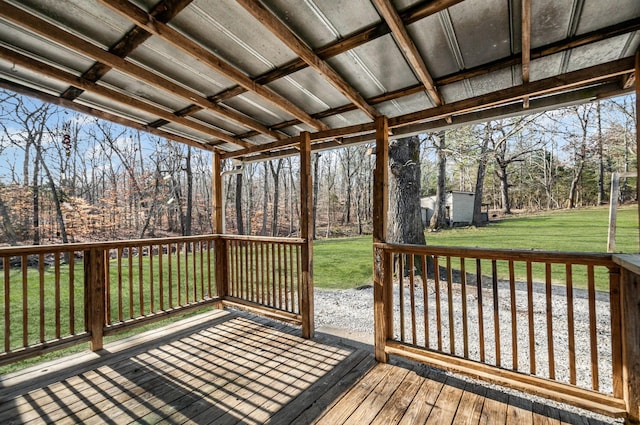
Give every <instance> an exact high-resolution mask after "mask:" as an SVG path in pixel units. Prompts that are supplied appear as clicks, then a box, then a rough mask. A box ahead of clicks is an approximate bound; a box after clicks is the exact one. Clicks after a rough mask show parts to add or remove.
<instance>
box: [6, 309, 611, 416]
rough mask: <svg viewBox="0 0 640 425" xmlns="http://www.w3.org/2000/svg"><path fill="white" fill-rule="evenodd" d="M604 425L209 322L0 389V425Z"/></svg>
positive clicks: (333, 349) (47, 369)
mask: <svg viewBox="0 0 640 425" xmlns="http://www.w3.org/2000/svg"><path fill="white" fill-rule="evenodd" d="M52 422H55V423H60V424H76V423H83V424H98V423H116V424H125V423H147V424H149V423H163V424H181V423H196V424H208V423H211V424H262V423H273V424H289V423H292V424H310V423H319V424H331V425H336V424H422V423H428V424H450V423H464V424H505V423H516V424H518V425H526V424H558V425H560V424H603V423H612V422H613V421H608V420H605V419H602V418H598V417H595V416H592V415H586V414H585V415H583V414H576V413H571V412H570V411H569V410H566V409H564V408H563V407H561V406H558V405H554V406H553V407H552V406H551V405H550V404H546V403H541V402H536V401H530V400H529V399H528V398H526V397H521V396H519V395H516V394H510V395H509V394H507V393H505V392H501V391H497V390H495V389H492V388H489V387H485V386H481V385H478V384H474V383H471V382H469V381H467V380H463V379H460V378H457V377H455V376H452V375H447V374H444V373H441V372H439V371H435V370H433V369H429V368H428V367H426V366H423V365H419V364H412V363H406V362H401V361H398V362H396V363H395V364H376V363H375V361H374V359H373V349H372V348H371V347H368V346H365V345H362V344H359V343H356V342H353V341H349V340H345V339H341V338H338V337H334V336H328V335H321V336H319V337H317V338H315V339H314V340H305V339H303V338H301V337H300V330H299V329H296V328H293V327H290V326H287V325H283V324H280V323H276V322H272V321H269V320H267V319H263V318H259V317H256V316H252V315H249V314H245V313H236V312H229V311H219V310H218V311H213V312H211V313H207V314H205V315H201V316H197V317H193V318H191V319H187V320H185V321H183V322H180V324H178V325H174V326H172V327H171V328H170V329H167V328H165V329H159V330H156V331H152V332H148V333H145V334H143V335H142V336H139V337H134V338H130V339H128V340H126V341H123V342H118V343H113V344H111V345H107V346H106V349H105V350H104V351H103V352H101V353H99V354H95V353H90V354H82V355H76V356H72V357H68V358H65V359H63V360H61V361H56V362H53V363H49V364H47V365H45V366H40V367H38V368H35V369H31V370H29V371H25V372H21V373H19V374H15V375H12V376H6V377H3V378H1V379H0V423H2V424H18V423H52Z"/></svg>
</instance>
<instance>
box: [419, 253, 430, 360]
mask: <svg viewBox="0 0 640 425" xmlns="http://www.w3.org/2000/svg"><path fill="white" fill-rule="evenodd" d="M421 260H422V304H423V305H424V346H425V347H426V348H429V288H428V286H427V275H428V272H429V271H428V270H427V256H426V255H422V256H421Z"/></svg>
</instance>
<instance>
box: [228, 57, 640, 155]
mask: <svg viewBox="0 0 640 425" xmlns="http://www.w3.org/2000/svg"><path fill="white" fill-rule="evenodd" d="M633 69H634V59H633V58H625V59H619V60H617V61H614V62H609V63H606V64H602V65H596V66H593V67H590V68H585V69H581V70H578V71H573V72H570V73H568V74H565V75H563V76H561V77H551V78H546V79H544V80H538V81H535V82H533V83H527V84H521V85H519V86H515V87H511V88H509V89H505V90H499V91H495V92H491V93H487V94H484V95H481V96H476V97H474V98H470V99H465V100H460V101H458V102H453V103H449V104H446V105H442V106H439V107H437V108H430V109H427V110H424V111H419V112H414V113H410V114H405V115H401V116H398V117H394V118H390V119H389V127H390V128H403V127H407V126H410V125H413V124H418V123H425V122H431V121H435V120H439V119H444V118H446V117H448V116H453V117H454V118H453V120H459V118H458V117H459V116H461V115H462V116H464V114H468V113H471V112H475V111H483V110H487V112H486V113H487V114H489V115H487V116H486V118H487V119H489V118H491V117H492V116H496V115H491V112H490V108H496V107H499V106H503V105H513V104H516V103H517V108H519V109H522V104H521V103H519V102H522V99H523V98H524V97H531V98H533V97H536V96H542V97H540V99H537V100H531V102H536V104H538V103H542V104H543V105H545V106H546V107H548V106H549V105H548V104H547V103H544V102H545V99H546V97H548V96H549V95H554V96H556V95H558V93H562V92H567V93H566V96H567V100H566V101H565V103H566V102H568V101H571V102H578V101H579V97H575V96H577V95H575V94H572V93H573V91H570V90H574V89H579V88H580V87H586V86H589V85H593V84H603V83H610V82H611V81H612V80H615V79H617V78H618V77H619V76H620V75H624V74H627V73H629V72H631V71H632V70H633ZM612 87H614V86H609V85H607V90H613V89H612ZM582 94H583V96H584V97H593V96H595V94H597V89H596V88H595V87H594V88H593V89H592V90H591V91H585V92H582ZM502 113H504V111H502ZM442 126H445V124H442ZM425 128H427V127H425ZM373 130H374V127H373V124H371V123H369V124H361V125H358V126H350V127H342V128H335V129H331V130H329V131H319V132H316V133H312V134H311V140H312V141H323V140H327V139H332V138H336V137H346V136H352V135H356V134H364V133H370V132H372V131H373ZM416 131H418V130H416ZM345 140H346V139H343V144H344V143H345ZM369 140H370V139H369ZM362 141H365V140H362ZM294 143H296V139H295V138H292V139H290V140H287V141H283V142H275V143H273V144H269V145H260V146H253V147H251V148H249V149H243V150H238V151H235V152H227V153H225V154H223V157H224V158H237V157H242V156H247V155H250V154H255V153H259V152H266V151H269V150H276V149H283V148H286V147H288V146H292V145H293V144H294ZM322 145H323V148H324V146H327V144H326V143H323V144H322ZM327 147H330V146H327ZM334 147H335V146H334ZM317 149H318V147H317V146H316V145H313V150H317ZM275 155H277V154H275Z"/></svg>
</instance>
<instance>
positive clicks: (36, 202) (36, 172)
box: [32, 143, 42, 245]
mask: <svg viewBox="0 0 640 425" xmlns="http://www.w3.org/2000/svg"><path fill="white" fill-rule="evenodd" d="M41 149H42V146H41V145H40V144H39V143H38V144H37V145H36V159H35V161H33V192H32V196H33V244H34V245H40V158H41V154H40V151H41Z"/></svg>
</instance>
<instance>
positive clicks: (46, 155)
mask: <svg viewBox="0 0 640 425" xmlns="http://www.w3.org/2000/svg"><path fill="white" fill-rule="evenodd" d="M0 100H1V110H0V125H1V126H2V127H1V131H2V134H1V136H0V137H1V138H0V164H1V165H0V169H2V172H1V173H0V194H1V196H0V217H1V219H0V224H1V229H2V230H1V233H2V237H1V240H0V242H2V243H6V244H10V245H16V244H42V243H59V242H81V241H95V240H105V239H122V238H143V237H160V236H169V235H191V234H197V233H211V232H212V231H213V229H212V227H211V220H210V217H211V203H212V202H211V154H210V153H209V152H205V151H199V150H197V149H194V148H192V147H189V146H186V145H182V144H177V143H173V142H168V141H167V140H165V139H162V138H159V137H156V136H151V135H149V134H146V133H142V132H140V131H138V130H131V129H126V128H124V127H121V126H119V125H116V124H112V123H109V122H106V121H103V120H99V119H95V118H90V117H87V116H84V115H81V114H78V113H76V112H71V111H68V110H64V109H62V108H60V107H57V106H53V105H50V104H42V103H40V102H39V101H35V100H32V99H30V98H27V97H22V96H20V95H17V94H13V93H10V92H4V91H3V92H0ZM635 113H636V112H635V105H634V102H633V98H632V97H629V96H627V97H619V98H615V99H608V100H602V101H598V102H594V103H590V104H585V105H579V106H571V107H567V108H564V109H562V110H557V111H551V112H547V113H542V114H535V115H528V116H521V117H513V118H506V119H502V120H494V121H491V122H488V123H480V124H473V125H465V126H460V127H457V128H450V129H447V130H445V131H441V132H437V133H432V134H422V135H420V136H419V140H420V155H419V162H420V164H421V173H420V175H421V177H420V178H421V182H420V183H421V184H420V186H421V188H420V193H421V196H430V195H434V194H436V191H437V186H438V182H441V185H444V187H442V186H441V193H444V192H446V191H449V190H461V191H470V192H476V193H481V196H480V197H476V200H477V202H476V203H477V205H476V208H478V209H479V208H480V205H481V204H482V203H486V204H489V206H490V209H491V210H493V213H494V214H501V213H506V214H509V213H511V212H512V211H515V210H543V209H558V208H573V207H580V206H585V205H596V204H602V203H607V202H608V200H609V185H610V178H611V177H610V176H611V173H612V172H628V171H630V170H634V169H635V167H636V164H635V161H636V160H635V158H636V152H635V143H634V141H635V128H634V117H635ZM371 146H372V145H369V144H363V145H357V146H347V147H343V148H341V149H336V150H331V151H321V152H315V153H313V154H312V164H311V166H312V175H313V180H314V184H313V199H314V206H315V207H314V211H313V214H314V216H315V220H314V223H315V229H314V233H315V235H314V236H315V237H332V236H343V235H350V234H366V233H370V232H371V219H372V208H371V203H372V202H371V189H372V185H373V177H372V170H373V167H374V164H375V158H374V157H373V155H371ZM438 158H440V160H439V159H438ZM439 161H440V162H439ZM299 166H300V165H299V159H298V158H297V157H283V158H277V159H272V160H269V161H265V162H260V163H245V164H243V165H242V166H238V165H237V164H232V163H231V161H225V164H224V167H223V171H224V181H223V184H224V192H225V205H226V208H225V210H226V219H227V220H226V227H227V231H228V232H230V233H242V234H252V235H265V236H267V235H269V236H271V235H272V236H296V235H298V234H299V233H298V232H299V224H298V223H299V217H300V211H299V207H298V205H299V199H298V198H299V193H300V192H299ZM238 167H241V168H242V172H241V173H240V174H233V172H234V171H233V170H234V169H235V168H238ZM238 171H239V170H238ZM238 171H235V172H236V173H237V172H238ZM443 173H444V175H443ZM636 182H637V179H626V180H624V181H622V182H621V187H620V198H619V201H620V202H631V201H634V200H635V193H636V190H635V185H636V184H637V183H636Z"/></svg>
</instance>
